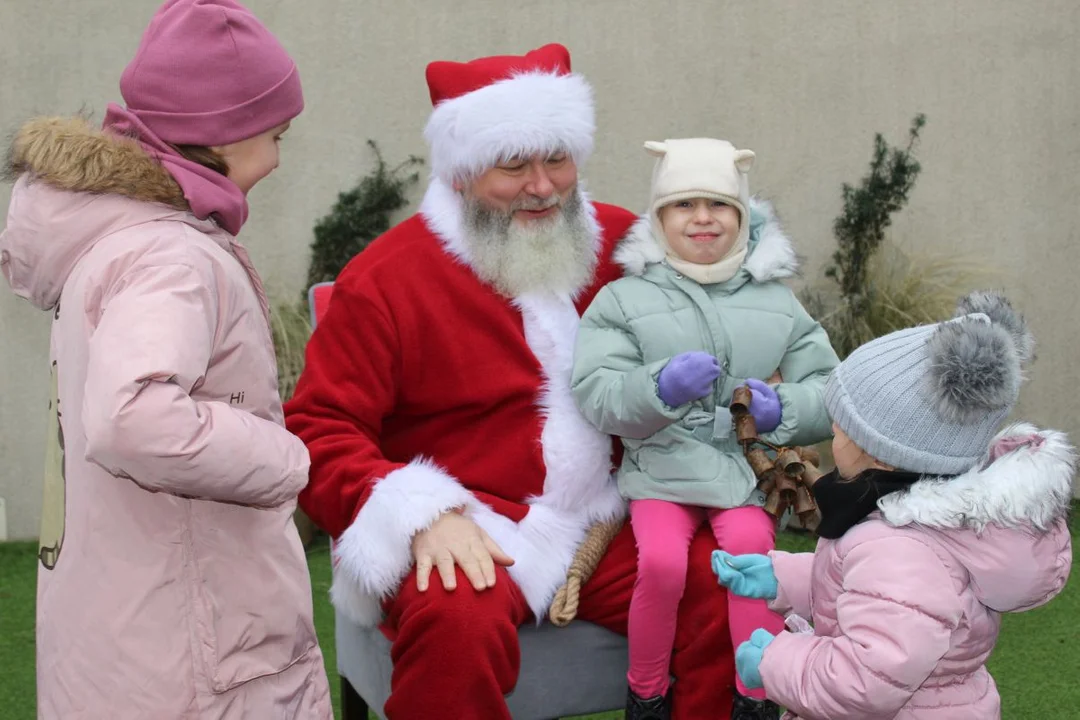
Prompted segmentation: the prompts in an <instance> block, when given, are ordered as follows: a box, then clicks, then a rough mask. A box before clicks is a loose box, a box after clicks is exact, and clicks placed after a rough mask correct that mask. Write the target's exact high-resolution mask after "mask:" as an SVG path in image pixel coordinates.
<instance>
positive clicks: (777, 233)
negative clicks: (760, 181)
mask: <svg viewBox="0 0 1080 720" xmlns="http://www.w3.org/2000/svg"><path fill="white" fill-rule="evenodd" d="M750 213H751V217H752V218H753V217H754V216H760V217H761V218H762V220H760V221H758V222H755V221H754V220H753V219H752V220H751V225H750V250H749V252H748V254H747V257H746V261H745V262H744V263H743V269H744V270H746V271H747V272H748V273H749V274H750V277H752V278H753V279H754V281H755V282H759V283H763V282H769V281H771V280H782V279H784V278H790V277H793V276H794V275H795V274H796V273H797V272H798V269H799V260H798V257H797V256H796V255H795V248H794V247H793V246H792V244H791V239H790V238H788V236H787V234H786V233H785V232H784V229H783V227H781V225H780V220H779V219H778V218H777V217H776V211H775V210H774V209H773V206H772V203H770V202H769V201H767V200H762V199H761V198H758V197H752V198H750ZM759 222H760V227H759ZM663 260H664V250H663V248H661V247H660V245H659V243H657V242H656V240H655V239H654V238H653V233H652V225H651V223H650V221H649V216H648V215H647V214H646V215H643V216H641V217H640V218H639V219H638V221H637V222H636V223H634V226H633V227H632V228H630V232H629V233H627V235H626V238H624V239H623V241H622V242H621V243H620V244H619V247H618V249H616V251H615V262H617V263H618V264H619V265H621V266H622V268H623V273H624V274H625V275H641V274H643V273H644V272H645V268H647V267H648V266H649V265H655V264H657V263H660V262H663Z"/></svg>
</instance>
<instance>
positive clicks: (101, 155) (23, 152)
mask: <svg viewBox="0 0 1080 720" xmlns="http://www.w3.org/2000/svg"><path fill="white" fill-rule="evenodd" d="M4 174H5V176H6V177H7V178H8V179H9V180H15V179H16V178H18V177H19V176H21V175H26V176H27V178H28V179H29V180H30V181H31V182H34V181H38V180H40V181H42V182H45V183H47V184H49V185H50V186H52V187H54V188H56V189H58V190H68V191H72V192H88V193H95V194H99V195H108V194H115V195H122V196H124V197H128V198H131V199H133V200H141V201H144V202H153V203H161V204H164V205H168V206H170V207H173V208H176V209H177V210H187V209H188V202H187V200H185V199H184V192H183V190H181V189H180V186H179V185H178V184H177V183H176V181H175V180H174V179H173V177H172V175H170V174H169V172H168V171H167V170H166V169H165V168H163V167H162V166H161V165H160V164H159V163H158V162H156V161H155V160H154V159H153V158H152V157H150V155H148V154H147V153H146V151H145V150H143V149H142V147H140V146H139V144H138V143H137V142H136V141H135V140H132V139H130V138H125V137H119V136H117V135H111V134H109V133H106V132H104V131H102V130H98V129H97V128H94V127H92V126H91V125H90V123H89V122H88V121H87V119H86V118H84V117H43V118H35V119H33V120H30V121H28V122H27V123H26V124H24V125H23V126H22V127H21V128H20V129H19V131H18V132H17V133H16V134H15V137H14V138H13V140H12V143H11V147H10V149H9V151H8V157H7V161H6V162H5V164H4Z"/></svg>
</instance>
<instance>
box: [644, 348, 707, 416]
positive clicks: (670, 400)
mask: <svg viewBox="0 0 1080 720" xmlns="http://www.w3.org/2000/svg"><path fill="white" fill-rule="evenodd" d="M718 377H720V363H719V362H718V361H717V360H716V358H715V357H713V356H712V355H710V354H709V353H707V352H702V351H700V350H695V351H693V352H684V353H679V354H678V355H676V356H675V357H673V358H671V360H669V361H668V364H667V365H665V366H664V369H663V370H661V371H660V375H659V376H658V377H657V378H656V391H657V392H656V394H657V395H659V396H660V399H661V400H663V401H664V404H665V405H667V406H668V407H679V406H680V405H683V404H685V403H688V402H690V401H691V400H697V399H698V398H703V397H705V396H706V395H708V394H709V393H711V392H712V388H713V381H714V380H716V379H717V378H718Z"/></svg>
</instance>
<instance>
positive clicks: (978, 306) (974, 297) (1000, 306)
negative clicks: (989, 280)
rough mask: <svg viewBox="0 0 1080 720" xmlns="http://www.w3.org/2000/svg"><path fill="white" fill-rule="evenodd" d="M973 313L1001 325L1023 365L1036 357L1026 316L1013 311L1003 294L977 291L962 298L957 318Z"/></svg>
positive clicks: (958, 306) (957, 307)
mask: <svg viewBox="0 0 1080 720" xmlns="http://www.w3.org/2000/svg"><path fill="white" fill-rule="evenodd" d="M971 313H982V314H983V315H986V316H987V317H988V318H990V322H992V323H993V324H994V325H1000V326H1001V327H1003V328H1004V329H1005V330H1006V331H1008V333H1009V334H1010V335H1011V336H1012V339H1013V344H1014V345H1015V346H1016V352H1017V354H1018V355H1019V357H1020V364H1021V365H1023V364H1025V363H1027V362H1028V361H1030V360H1031V358H1032V357H1034V355H1035V338H1034V337H1033V336H1032V335H1031V333H1030V332H1029V331H1028V328H1027V322H1026V321H1025V320H1024V316H1023V315H1021V314H1020V313H1018V312H1016V310H1014V309H1013V306H1012V304H1011V303H1010V302H1009V300H1008V298H1006V297H1005V296H1004V295H1002V294H1001V293H997V292H993V291H992V290H976V291H975V292H973V293H971V294H969V295H966V296H965V297H962V298H960V301H959V302H958V303H957V305H956V317H963V316H964V315H970V314H971Z"/></svg>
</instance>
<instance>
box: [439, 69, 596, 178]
mask: <svg viewBox="0 0 1080 720" xmlns="http://www.w3.org/2000/svg"><path fill="white" fill-rule="evenodd" d="M593 116H594V111H593V98H592V88H591V87H590V86H589V83H588V82H587V81H586V80H585V78H584V77H582V76H581V75H577V74H570V75H555V74H551V73H541V72H530V73H522V74H519V75H515V76H513V77H510V78H507V79H505V80H500V81H499V82H497V83H494V84H492V85H488V86H486V87H482V88H480V89H478V90H474V91H473V92H470V93H467V94H465V95H461V96H460V97H456V98H453V99H452V100H446V101H444V102H441V103H439V104H438V105H437V106H436V107H435V110H434V111H433V112H432V113H431V118H430V119H429V120H428V123H427V127H426V128H425V129H424V137H425V138H426V139H427V141H428V144H429V145H430V146H431V169H432V172H433V173H434V175H435V176H436V177H438V178H441V179H442V180H444V181H446V182H447V183H452V182H453V180H455V179H459V178H464V177H470V176H473V175H477V174H479V173H481V172H483V171H484V170H486V169H488V168H490V167H493V166H494V165H495V164H496V163H498V162H499V161H500V160H503V159H506V158H510V157H515V156H528V155H534V154H537V153H549V152H554V151H556V150H565V151H566V152H569V153H570V155H571V156H572V157H573V158H574V160H575V162H577V163H578V165H581V164H583V163H584V162H585V161H586V160H587V159H588V157H589V155H590V154H592V149H593V132H594V130H595V122H594V117H593Z"/></svg>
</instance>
